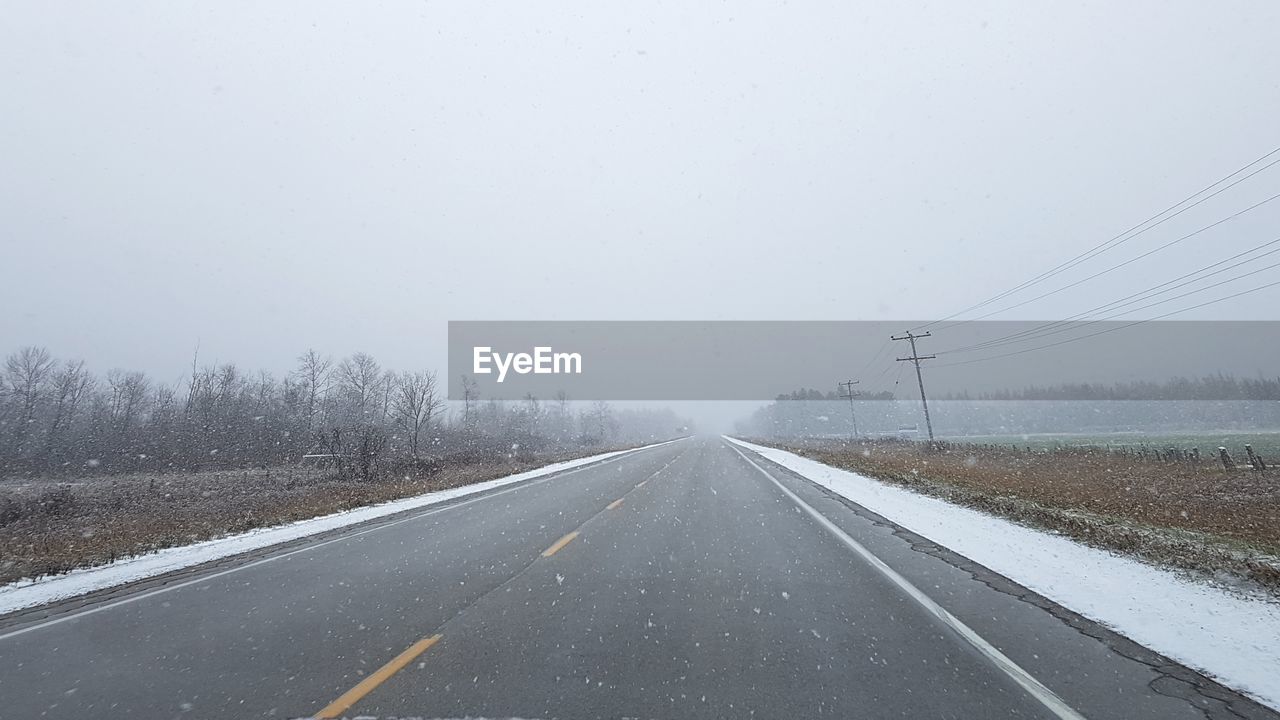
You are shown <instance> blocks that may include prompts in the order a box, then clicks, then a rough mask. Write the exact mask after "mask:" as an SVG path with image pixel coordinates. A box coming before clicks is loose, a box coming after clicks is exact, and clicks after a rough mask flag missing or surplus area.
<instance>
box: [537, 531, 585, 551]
mask: <svg viewBox="0 0 1280 720" xmlns="http://www.w3.org/2000/svg"><path fill="white" fill-rule="evenodd" d="M576 537H578V531H577V530H574V531H573V532H571V533H569V534H568V535H565V536H564V537H562V538H560V539H559V540H557V541H556V542H555V544H554V545H552V546H551V547H549V548H547V549H546V550H543V551H542V557H551V556H552V555H555V554H556V553H558V552H560V549H561V548H563V547H564V546H565V545H568V544H569V543H570V542H571V541H572V540H573V539H574V538H576Z"/></svg>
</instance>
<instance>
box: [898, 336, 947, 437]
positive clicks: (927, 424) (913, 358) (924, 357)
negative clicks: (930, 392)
mask: <svg viewBox="0 0 1280 720" xmlns="http://www.w3.org/2000/svg"><path fill="white" fill-rule="evenodd" d="M927 337H929V333H925V334H923V335H913V334H912V333H911V331H910V330H908V331H907V334H906V335H903V336H902V337H898V336H897V335H891V336H889V339H890V340H908V341H910V342H911V357H900V358H898V362H906V361H908V360H910V361H911V362H913V363H915V364H916V382H917V383H919V384H920V404H921V405H924V424H925V427H927V428H928V429H929V442H933V421H932V420H930V419H929V401H928V399H926V398H925V396H924V378H923V377H922V376H921V375H920V361H921V360H932V359H934V358H936V357H937V355H921V354H919V353H917V352H916V340H917V339H919V338H927Z"/></svg>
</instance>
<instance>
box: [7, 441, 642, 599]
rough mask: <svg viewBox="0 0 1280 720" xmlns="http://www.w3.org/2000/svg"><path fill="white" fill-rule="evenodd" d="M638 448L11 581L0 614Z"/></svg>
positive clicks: (441, 500) (487, 488)
mask: <svg viewBox="0 0 1280 720" xmlns="http://www.w3.org/2000/svg"><path fill="white" fill-rule="evenodd" d="M665 444H666V443H657V444H655V445H648V446H646V447H657V446H658V445H665ZM639 449H644V448H636V449H633V450H619V451H616V452H608V453H602V454H599V455H591V456H589V457H582V458H576V459H574V460H567V461H565V462H560V463H554V464H552V465H547V466H544V467H540V468H536V469H534V470H529V471H527V472H522V473H519V474H517V475H508V476H507V477H502V478H497V479H495V480H489V481H486V482H482V483H476V484H474V485H464V486H462V487H457V488H450V489H448V490H441V491H439V492H433V493H427V494H425V495H418V496H415V497H410V498H404V499H402V500H395V501H392V502H388V503H382V504H380V505H371V506H369V507H363V508H357V509H355V510H347V511H344V512H340V513H334V514H332V515H324V516H322V517H317V518H311V519H310V520H299V521H298V522H294V523H288V524H286V525H277V526H275V527H269V528H260V529H257V530H250V531H249V532H245V533H240V534H238V535H231V536H228V537H223V538H216V539H214V540H206V541H204V542H200V543H195V544H192V545H184V546H182V547H174V548H166V549H164V550H160V551H157V552H154V553H149V554H146V555H137V556H134V557H129V558H122V559H120V560H117V561H115V562H113V563H110V564H107V565H102V566H99V567H93V568H84V569H81V570H73V571H72V572H69V573H67V574H65V575H56V576H53V577H46V578H39V579H36V580H22V581H19V582H15V583H10V584H8V585H4V586H0V614H3V613H7V612H13V611H15V610H21V609H22V608H28V607H34V606H37V605H43V604H45V603H49V602H54V601H56V600H63V599H66V598H70V597H75V596H77V595H83V594H85V593H88V592H93V591H94V590H101V589H103V588H108V587H113V586H116V585H121V584H124V583H128V582H133V581H135V580H141V579H143V578H148V577H154V576H156V575H160V574H163V573H166V572H170V571H173V570H180V569H182V568H186V567H191V566H193V565H199V564H200V563H204V562H209V561H210V560H218V559H220V558H224V557H229V556H231V555H236V554H239V553H243V552H248V551H250V550H257V549H260V548H264V547H269V546H271V545H277V544H279V543H283V542H288V541H289V540H295V539H297V538H300V537H306V536H308V535H315V534H316V533H321V532H324V531H326V530H332V529H334V528H340V527H345V526H347V525H355V524H356V523H361V522H365V521H366V520H372V519H375V518H380V517H385V516H387V515H393V514H395V513H399V512H404V511H405V510H413V509H415V508H420V507H425V506H427V505H435V504H437V503H442V502H444V501H446V500H452V499H453V498H457V497H461V496H464V495H474V494H475V493H480V492H484V491H486V490H492V489H494V488H499V487H502V486H504V485H511V484H513V483H518V482H521V481H524V480H529V479H532V478H536V477H539V476H542V475H549V474H551V473H555V472H560V471H562V470H569V469H572V468H575V467H579V466H582V465H586V464H588V463H593V462H598V461H600V460H605V459H608V458H611V457H615V456H618V455H622V454H624V453H629V452H635V450H639Z"/></svg>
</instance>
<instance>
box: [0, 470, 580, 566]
mask: <svg viewBox="0 0 1280 720" xmlns="http://www.w3.org/2000/svg"><path fill="white" fill-rule="evenodd" d="M596 452H603V450H592V451H591V453H590V454H594V453H596ZM582 454H587V453H582ZM580 455H581V454H580ZM570 457H574V455H571V454H564V455H558V456H545V457H539V458H538V459H537V460H510V461H507V462H503V463H489V464H481V465H466V466H455V467H447V468H445V469H442V470H440V471H439V472H437V473H435V474H433V475H431V476H430V477H419V478H404V477H399V478H390V479H384V480H379V481H375V482H364V481H358V480H345V481H344V480H337V479H335V478H333V477H332V473H330V472H327V471H322V470H318V469H302V468H277V469H271V470H237V471H217V472H201V473H174V474H134V475H119V476H109V477H95V478H88V479H82V480H73V481H70V482H65V481H64V482H53V481H0V583H5V582H11V581H14V580H18V579H21V578H27V577H37V576H41V575H48V574H54V573H61V572H66V571H68V570H71V569H74V568H78V567H87V566H91V565H99V564H102V563H107V562H110V561H112V560H115V559H117V558H120V557H125V556H129V555H136V554H139V553H145V552H149V551H154V550H158V549H160V548H165V547H173V546H177V545H186V544H189V543H193V542H198V541H201V540H207V539H209V538H214V537H219V536H223V535H227V534H230V533H237V532H243V531H246V530H251V529H254V528H260V527H267V526H271V525H278V524H281V523H287V522H291V521H295V520H304V519H307V518H312V517H317V516H319V515H326V514H329V513H333V512H338V511H340V510H347V509H351V508H356V507H361V506H365V505H372V504H375V503H379V502H386V501H388V500H396V499H399V498H404V497H410V496H413V495H419V494H422V493H426V492H432V491H436V490H443V489H446V488H452V487H458V486H462V485H469V484H472V483H477V482H483V481H485V480H492V479H494V478H498V477H502V476H505V475H510V474H513V473H518V472H523V471H525V470H529V469H532V468H534V467H539V466H542V465H545V464H548V463H551V462H556V461H559V460H565V459H569V458H570Z"/></svg>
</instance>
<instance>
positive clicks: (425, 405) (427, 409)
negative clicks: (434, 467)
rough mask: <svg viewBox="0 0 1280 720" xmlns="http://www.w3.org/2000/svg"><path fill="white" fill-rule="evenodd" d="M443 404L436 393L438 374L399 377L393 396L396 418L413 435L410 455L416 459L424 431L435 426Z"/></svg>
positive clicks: (396, 421)
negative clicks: (434, 423) (437, 414)
mask: <svg viewBox="0 0 1280 720" xmlns="http://www.w3.org/2000/svg"><path fill="white" fill-rule="evenodd" d="M442 405H443V403H442V402H441V400H440V398H439V397H438V396H437V394H436V375H435V373H432V372H418V373H403V374H401V375H399V376H398V377H397V378H396V387H395V392H394V393H393V395H392V398H391V413H392V418H393V419H394V421H395V423H396V426H397V427H399V428H400V430H401V431H402V432H403V433H404V434H405V436H406V437H408V438H409V454H410V455H411V456H412V457H413V458H414V459H415V460H416V459H417V458H418V447H419V444H420V438H421V435H422V431H423V430H426V429H429V428H430V427H431V421H432V418H433V417H434V416H435V414H436V413H437V412H438V411H439V410H440V408H441V406H442Z"/></svg>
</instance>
